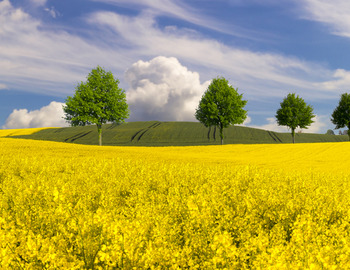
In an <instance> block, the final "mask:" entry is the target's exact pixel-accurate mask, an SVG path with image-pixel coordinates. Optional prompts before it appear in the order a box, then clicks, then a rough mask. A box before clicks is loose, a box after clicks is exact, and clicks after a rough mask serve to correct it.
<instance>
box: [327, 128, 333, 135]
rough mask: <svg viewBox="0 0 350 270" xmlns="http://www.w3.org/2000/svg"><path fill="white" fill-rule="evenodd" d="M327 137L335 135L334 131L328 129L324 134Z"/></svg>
mask: <svg viewBox="0 0 350 270" xmlns="http://www.w3.org/2000/svg"><path fill="white" fill-rule="evenodd" d="M326 134H327V135H335V134H334V131H333V130H331V129H328V130H327V132H326Z"/></svg>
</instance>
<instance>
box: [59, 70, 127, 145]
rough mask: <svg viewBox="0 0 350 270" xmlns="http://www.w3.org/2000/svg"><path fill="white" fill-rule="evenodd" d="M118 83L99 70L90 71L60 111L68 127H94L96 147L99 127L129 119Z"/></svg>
mask: <svg viewBox="0 0 350 270" xmlns="http://www.w3.org/2000/svg"><path fill="white" fill-rule="evenodd" d="M118 84H119V81H118V79H114V77H113V74H112V73H111V72H110V71H109V72H106V71H104V70H103V69H102V68H101V67H99V66H98V67H97V68H95V69H93V70H92V71H91V72H90V74H89V75H88V76H87V81H86V82H81V83H80V84H78V86H77V87H76V90H75V95H74V96H73V97H70V96H68V97H67V99H66V105H65V106H64V107H63V110H64V112H65V117H64V118H65V119H66V120H67V122H69V123H70V124H71V125H72V126H85V125H91V124H96V126H97V131H98V138H99V139H98V141H99V145H102V125H103V124H105V123H107V122H114V123H120V122H124V119H126V118H128V117H129V109H128V104H127V103H126V96H125V92H124V90H123V89H121V88H119V86H118Z"/></svg>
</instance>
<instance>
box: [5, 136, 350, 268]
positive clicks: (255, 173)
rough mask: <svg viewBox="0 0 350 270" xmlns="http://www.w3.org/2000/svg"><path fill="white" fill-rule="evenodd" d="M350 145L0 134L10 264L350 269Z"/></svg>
mask: <svg viewBox="0 0 350 270" xmlns="http://www.w3.org/2000/svg"><path fill="white" fill-rule="evenodd" d="M349 150H350V144H348V143H334V144H303V145H231V146H230V145H227V146H206V147H200V146H197V147H164V148H151V147H150V148H146V147H139V148H137V147H96V146H84V145H72V144H64V143H55V142H43V141H31V140H20V139H8V138H0V268H1V269H82V268H85V269H183V268H188V269H214V268H218V269H225V268H226V269H347V268H349V265H350V210H349V209H350V178H349V174H348V171H347V170H348V168H349V165H350V164H349V163H350V162H349V161H347V160H344V157H346V155H345V154H344V153H347V152H349Z"/></svg>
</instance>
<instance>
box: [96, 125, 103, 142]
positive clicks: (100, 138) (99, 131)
mask: <svg viewBox="0 0 350 270" xmlns="http://www.w3.org/2000/svg"><path fill="white" fill-rule="evenodd" d="M97 132H98V145H99V146H102V124H97Z"/></svg>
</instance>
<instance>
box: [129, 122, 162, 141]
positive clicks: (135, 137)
mask: <svg viewBox="0 0 350 270" xmlns="http://www.w3.org/2000/svg"><path fill="white" fill-rule="evenodd" d="M160 124H161V122H158V123H154V124H152V125H150V126H149V127H147V128H143V129H140V130H139V131H137V132H136V133H135V134H134V135H133V136H132V137H131V140H130V141H131V142H132V141H134V140H136V139H137V141H140V139H141V138H142V136H143V135H145V134H146V133H147V132H148V131H149V130H150V129H151V128H156V127H158V126H159V125H160Z"/></svg>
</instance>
